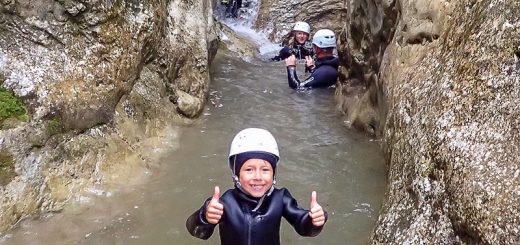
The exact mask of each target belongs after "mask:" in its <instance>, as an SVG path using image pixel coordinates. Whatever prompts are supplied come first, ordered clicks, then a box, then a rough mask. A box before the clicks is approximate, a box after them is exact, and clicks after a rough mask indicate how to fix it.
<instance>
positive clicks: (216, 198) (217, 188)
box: [212, 186, 220, 201]
mask: <svg viewBox="0 0 520 245" xmlns="http://www.w3.org/2000/svg"><path fill="white" fill-rule="evenodd" d="M219 198H220V188H219V187H218V186H215V191H214V192H213V198H212V199H214V200H217V201H218V199H219Z"/></svg>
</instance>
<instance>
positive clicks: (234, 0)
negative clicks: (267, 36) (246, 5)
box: [220, 0, 242, 18]
mask: <svg viewBox="0 0 520 245" xmlns="http://www.w3.org/2000/svg"><path fill="white" fill-rule="evenodd" d="M220 4H221V5H224V6H226V17H232V18H237V17H238V10H239V9H240V8H241V7H242V0H221V1H220Z"/></svg>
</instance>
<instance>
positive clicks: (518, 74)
mask: <svg viewBox="0 0 520 245" xmlns="http://www.w3.org/2000/svg"><path fill="white" fill-rule="evenodd" d="M356 2H357V1H352V4H351V6H356V4H355V3H356ZM392 5H393V7H390V8H386V7H385V6H392ZM358 6H361V9H360V11H361V10H362V12H363V13H364V14H365V15H366V16H367V17H368V16H374V15H373V14H369V13H374V14H375V18H376V21H374V20H368V19H363V17H362V16H357V17H356V18H354V16H356V15H355V13H356V10H355V8H353V9H352V10H351V11H352V12H351V17H350V19H349V21H350V22H348V24H350V25H348V26H347V28H346V29H347V30H348V31H349V32H350V33H351V35H350V38H346V39H344V40H342V47H341V52H340V53H342V54H346V56H345V57H343V60H344V61H345V62H346V63H344V64H349V65H350V67H349V66H348V65H345V67H346V71H345V72H344V74H347V75H346V78H347V79H345V80H344V81H342V86H340V88H339V91H337V92H338V93H340V94H341V95H342V96H343V97H344V98H343V99H344V101H348V96H349V95H350V94H349V92H352V91H353V92H352V93H354V92H359V91H360V96H359V97H360V98H365V100H366V101H369V102H370V103H363V102H362V101H363V99H358V100H352V99H351V101H354V102H356V103H357V104H355V103H354V105H353V106H351V107H349V105H342V106H343V107H342V108H343V109H346V110H347V111H348V110H352V111H354V112H353V113H351V115H353V120H356V113H355V111H356V110H358V111H362V110H363V108H360V106H361V107H362V106H363V105H366V104H368V105H369V106H368V108H370V106H374V105H375V106H374V107H373V108H374V109H373V110H374V111H376V112H378V111H379V113H378V114H379V115H380V117H379V121H380V123H379V124H376V125H380V126H378V127H376V129H375V131H376V132H377V131H380V132H381V134H382V136H383V138H384V140H385V144H384V145H385V151H386V154H387V156H388V163H389V189H388V191H387V196H386V201H385V204H384V206H383V209H382V212H381V215H380V217H379V220H378V223H377V226H376V228H375V231H374V234H373V237H372V242H373V243H374V244H407V243H409V244H457V243H463V244H475V243H477V244H517V243H519V242H520V235H519V234H520V230H519V228H518V227H520V219H519V218H518V217H520V216H519V214H520V208H519V206H518V205H517V203H520V189H519V186H520V165H519V162H518V159H520V149H519V146H520V137H519V136H518V132H519V130H518V129H519V128H520V119H519V116H520V112H519V110H518V109H519V106H518V103H519V102H520V101H519V99H518V98H519V95H520V88H519V87H518V86H517V85H518V83H519V81H520V63H519V59H518V57H516V56H515V50H516V47H517V45H518V43H517V42H518V40H520V28H519V27H520V3H519V2H518V1H492V0H489V1H441V0H439V1H422V0H416V1H399V2H398V3H395V4H388V2H384V1H376V2H375V3H374V4H373V5H372V6H370V5H363V4H362V2H361V1H360V5H358ZM374 9H375V10H374ZM392 11H394V13H392ZM392 16H394V17H392ZM367 17H364V18H367ZM386 18H388V19H386ZM377 19H383V21H382V22H380V21H377ZM387 22H393V23H395V24H394V25H393V26H387V27H384V24H383V26H382V28H379V27H381V25H379V24H378V23H387ZM359 33H362V35H358V34H359ZM353 69H355V70H353ZM356 84H361V86H362V87H363V89H364V90H363V89H359V88H356ZM356 89H358V90H356ZM365 91H366V92H365ZM374 94H375V95H374ZM360 101H361V102H360ZM360 121H362V120H361V119H360Z"/></svg>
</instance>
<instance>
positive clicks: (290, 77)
mask: <svg viewBox="0 0 520 245" xmlns="http://www.w3.org/2000/svg"><path fill="white" fill-rule="evenodd" d="M287 82H288V83H289V87H291V88H292V89H298V87H299V86H300V79H298V75H297V74H296V67H295V66H287Z"/></svg>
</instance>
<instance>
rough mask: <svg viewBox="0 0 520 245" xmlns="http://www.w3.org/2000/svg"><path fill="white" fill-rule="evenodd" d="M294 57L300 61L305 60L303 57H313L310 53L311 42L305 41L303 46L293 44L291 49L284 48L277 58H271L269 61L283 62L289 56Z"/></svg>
mask: <svg viewBox="0 0 520 245" xmlns="http://www.w3.org/2000/svg"><path fill="white" fill-rule="evenodd" d="M293 54H294V55H295V56H296V59H299V60H302V59H305V56H311V57H312V56H313V55H314V53H313V52H312V43H311V41H305V42H304V43H303V44H299V43H297V42H294V43H293V45H292V48H289V47H284V48H282V50H280V52H279V53H278V55H277V56H275V57H273V58H271V59H270V60H271V61H280V60H285V59H287V58H288V57H289V56H291V55H293Z"/></svg>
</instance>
